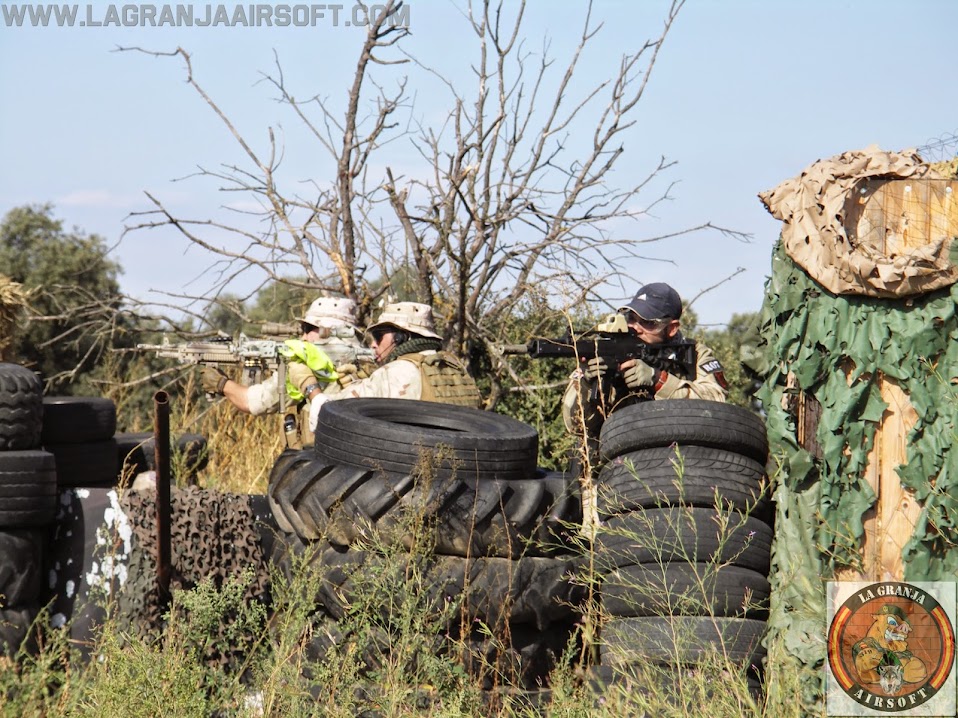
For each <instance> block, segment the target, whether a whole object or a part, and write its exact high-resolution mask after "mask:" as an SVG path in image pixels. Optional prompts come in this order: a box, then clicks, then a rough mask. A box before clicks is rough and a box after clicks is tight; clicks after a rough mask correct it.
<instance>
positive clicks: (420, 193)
mask: <svg viewBox="0 0 958 718" xmlns="http://www.w3.org/2000/svg"><path fill="white" fill-rule="evenodd" d="M683 5H684V0H672V2H671V5H670V6H669V8H668V11H667V12H666V15H665V18H664V22H663V25H662V27H661V29H660V31H659V32H658V33H656V34H655V35H654V36H653V37H652V38H651V39H649V40H646V41H645V42H644V43H643V44H641V46H640V47H639V49H638V50H637V51H636V52H634V53H632V54H626V55H624V56H623V57H622V58H621V60H620V62H619V63H618V65H617V66H616V67H614V68H611V71H610V78H609V79H607V80H602V81H599V82H594V83H592V84H589V83H588V82H587V81H586V80H585V79H584V78H582V77H580V75H581V74H582V72H581V71H580V59H581V57H582V54H583V52H584V50H585V48H586V47H587V46H588V45H589V44H590V43H592V42H594V41H595V38H596V36H597V34H598V33H599V32H600V30H601V24H597V23H594V22H593V20H592V13H591V6H590V7H589V8H588V10H587V11H586V12H585V15H584V18H583V22H582V29H581V33H580V36H579V42H578V44H577V47H576V48H575V50H574V51H573V52H572V53H571V56H570V57H569V58H568V59H567V60H566V62H565V64H564V65H563V66H562V67H557V66H556V61H555V60H554V59H553V58H551V57H550V56H549V53H548V47H545V48H543V49H542V51H540V52H531V51H529V50H528V49H526V45H525V41H524V40H523V35H522V26H523V17H524V14H525V5H524V4H519V5H518V6H514V5H513V4H511V3H509V4H507V3H504V2H500V3H498V4H495V3H493V2H492V1H491V0H485V2H481V3H478V2H477V3H475V4H473V3H470V4H469V5H468V7H467V9H466V11H465V13H464V14H465V22H466V24H467V26H468V28H469V31H470V32H471V35H472V38H473V43H474V45H475V48H476V53H477V54H476V60H475V62H474V64H473V65H472V73H471V76H472V86H471V87H468V88H467V87H464V86H463V85H462V83H461V82H454V81H453V79H452V78H450V77H447V76H446V75H444V73H443V71H442V70H440V69H437V68H430V67H428V66H427V65H426V64H425V63H424V62H421V61H419V60H418V59H417V58H416V57H414V56H412V55H411V54H409V53H407V52H405V51H404V49H403V48H402V46H401V42H402V40H403V39H404V38H405V37H406V35H407V34H408V31H407V30H406V29H405V28H403V27H400V26H398V25H396V24H395V23H394V20H395V18H397V17H398V16H399V15H400V13H401V11H402V7H403V4H402V2H396V1H395V0H391V1H390V2H388V3H386V5H385V11H384V12H381V13H379V14H378V15H376V16H370V17H369V25H368V29H367V33H366V38H365V41H364V43H363V46H362V49H361V51H360V55H359V60H358V62H357V65H356V71H355V75H354V77H353V82H352V85H351V87H350V88H349V90H348V95H347V101H346V104H345V109H344V110H341V109H340V110H337V109H336V108H335V107H334V104H333V103H331V102H330V101H329V100H328V99H324V98H320V97H318V96H314V97H310V98H308V99H307V100H299V99H296V97H295V95H294V93H293V91H292V90H291V89H290V88H288V87H287V84H286V81H285V79H284V76H283V73H282V69H281V67H280V64H279V61H278V60H277V63H276V72H275V73H274V74H272V75H267V76H266V80H267V81H268V82H269V83H271V84H272V86H273V87H274V88H275V89H276V90H277V91H278V93H279V99H280V100H281V101H282V102H284V103H285V104H286V105H288V106H289V107H290V108H291V109H292V111H293V112H294V113H295V114H296V116H297V117H298V118H299V119H300V120H301V121H302V122H303V123H305V126H306V127H307V128H308V129H309V131H310V133H311V135H312V137H314V138H315V140H316V141H317V142H318V143H319V144H320V145H321V146H322V147H323V148H324V149H325V151H326V152H327V153H328V155H329V157H330V158H331V161H332V163H333V164H334V166H335V177H332V178H329V179H327V180H326V181H320V180H315V181H314V182H313V183H312V185H311V186H312V188H313V190H314V195H313V196H311V197H304V196H302V195H300V194H298V193H296V192H290V191H287V190H286V189H284V188H283V187H281V186H280V185H279V183H278V180H277V169H278V167H279V165H280V162H281V158H282V156H283V149H282V148H281V147H278V146H277V143H276V141H275V138H274V135H273V132H272V130H271V131H270V135H269V145H268V152H267V154H266V156H265V157H264V156H261V154H260V153H257V152H256V151H255V150H254V149H253V147H252V144H251V143H250V142H248V141H247V140H246V139H245V138H244V137H243V136H242V135H241V134H240V132H239V131H238V130H237V128H236V126H235V125H234V124H233V123H232V122H231V121H230V119H229V118H228V117H227V116H226V115H225V114H224V113H223V112H222V110H221V109H220V108H219V107H218V106H217V104H216V103H215V102H214V101H213V99H212V98H211V97H210V96H209V95H207V93H206V92H205V90H204V89H203V88H202V87H201V86H200V84H199V83H198V82H197V81H196V79H195V77H194V75H193V68H192V65H191V62H190V56H189V54H188V53H187V52H186V51H184V50H183V49H177V50H176V51H175V52H174V53H169V54H172V55H178V56H180V57H182V58H183V59H184V60H185V62H186V69H187V80H188V82H189V83H190V84H191V85H192V86H193V87H194V89H195V90H196V91H197V92H198V93H199V94H200V95H201V96H202V97H203V99H204V100H205V101H206V102H207V103H208V104H209V106H210V107H211V108H212V109H213V111H214V112H216V113H217V115H218V116H219V117H220V118H221V120H222V121H223V123H224V124H225V125H226V127H227V128H228V130H229V131H230V132H231V133H232V135H233V137H234V138H235V139H236V141H237V143H238V144H239V146H240V147H241V148H242V151H243V154H244V164H243V165H225V166H224V167H223V168H222V169H220V170H217V171H214V170H207V169H203V168H201V169H200V171H199V174H200V175H201V176H207V177H211V178H215V179H217V180H219V181H221V182H223V183H225V189H226V190H227V191H232V192H240V193H243V194H245V195H247V196H248V197H251V198H254V199H255V200H256V202H257V204H258V206H259V207H260V208H261V210H260V211H259V212H257V213H255V214H256V219H257V220H258V221H259V222H260V227H259V229H257V230H250V229H249V225H248V224H246V225H240V224H235V225H227V224H223V223H218V222H212V221H210V220H185V219H181V218H178V217H176V215H175V214H174V213H173V212H172V211H171V210H170V209H169V208H167V207H165V206H163V204H162V203H161V202H159V201H157V200H156V199H154V198H153V197H152V196H151V197H150V199H151V200H152V201H153V203H154V205H155V208H154V209H152V210H150V211H147V212H144V213H139V214H137V215H134V216H133V220H134V222H133V223H132V224H130V225H129V226H128V230H127V231H133V230H144V229H149V228H156V227H160V226H167V225H172V226H174V227H175V228H176V229H177V230H178V231H180V232H182V233H183V234H184V235H185V236H186V237H187V238H189V240H190V241H191V242H194V243H195V244H197V245H199V246H201V247H203V248H205V249H206V250H208V251H209V252H211V253H212V254H213V255H214V256H215V257H216V258H217V260H218V261H217V263H216V265H215V271H216V272H217V275H216V286H215V289H216V291H218V292H222V291H224V290H225V289H226V288H227V287H228V286H230V284H231V282H232V281H233V280H234V279H235V278H236V277H238V276H239V275H241V274H242V273H244V272H247V271H249V270H250V269H251V268H258V269H259V270H261V272H262V276H263V277H264V280H263V281H264V282H266V281H276V280H282V281H286V282H289V283H292V284H296V285H297V286H303V287H308V288H310V289H311V290H312V291H314V292H316V293H326V292H328V293H338V294H344V295H347V296H350V297H352V298H354V299H355V300H357V302H358V303H359V304H360V306H361V308H362V312H363V314H364V315H368V313H369V312H370V311H371V309H372V305H373V303H374V302H375V301H376V300H377V299H378V298H379V297H380V296H382V295H384V294H387V293H390V292H392V291H394V287H393V286H392V285H391V279H392V277H394V276H395V275H396V273H397V270H402V276H403V277H404V279H405V280H407V281H408V280H409V278H410V277H411V278H412V285H413V287H414V294H415V297H416V298H417V299H419V300H421V301H424V302H428V303H431V304H433V305H434V306H435V307H436V310H437V313H438V314H439V316H440V317H441V319H442V320H443V321H444V324H445V329H446V337H447V344H448V347H449V348H450V349H451V350H453V351H455V352H458V353H466V351H467V347H469V346H472V345H476V344H478V345H483V346H487V347H488V346H492V345H495V344H496V343H499V342H502V341H504V340H507V339H514V337H512V338H510V337H506V336H504V332H506V331H507V329H506V328H507V327H508V326H509V323H508V322H507V321H506V320H507V319H508V317H509V316H510V314H511V313H512V312H514V311H515V310H516V308H517V307H518V306H519V305H520V304H521V303H522V302H523V301H524V300H525V299H527V298H529V297H530V296H531V295H532V294H534V293H540V296H541V295H542V293H545V294H546V295H547V296H548V297H550V300H551V301H552V302H553V303H554V306H555V308H556V310H557V311H563V310H565V309H567V308H569V307H574V306H581V304H582V303H583V302H585V301H587V300H589V299H592V298H594V297H595V296H596V289H597V288H598V287H599V286H600V285H604V284H607V283H609V282H610V281H616V280H617V279H618V278H619V274H620V273H619V269H618V267H620V266H622V263H623V261H624V260H626V259H627V258H630V257H637V256H639V253H640V249H641V247H642V245H644V244H648V243H651V242H659V241H662V240H665V239H667V238H669V237H674V236H677V235H679V234H686V233H689V232H693V231H698V230H703V229H715V230H718V231H721V232H724V233H726V234H730V235H736V234H737V233H734V232H730V231H728V230H724V229H721V228H717V227H713V226H712V225H710V224H705V225H700V226H697V227H690V228H688V229H684V230H681V231H679V232H674V233H671V234H668V235H658V236H651V237H644V238H641V239H636V238H635V236H634V235H633V234H632V233H631V232H628V233H625V234H623V233H621V229H622V227H623V225H624V223H626V222H627V221H628V220H630V219H636V218H638V217H641V216H644V215H647V214H648V213H649V212H650V210H651V209H652V208H653V207H655V206H656V205H657V204H659V203H661V202H663V201H665V200H667V199H669V198H670V196H669V192H670V190H671V186H672V185H671V184H670V183H668V182H664V181H663V180H662V179H661V176H662V175H663V173H664V172H665V171H666V170H667V169H669V168H670V167H671V165H672V163H671V162H670V161H668V160H667V159H665V157H662V158H660V160H659V161H658V162H657V163H655V164H654V165H653V166H652V167H650V168H649V169H648V171H647V173H646V175H645V177H644V178H642V179H641V180H639V181H638V182H636V183H634V184H630V185H628V186H618V185H617V184H616V183H615V182H614V181H613V178H612V176H611V173H612V170H613V168H614V167H615V166H616V164H617V163H618V162H619V161H620V160H621V158H622V157H623V155H624V153H625V150H624V142H625V137H626V136H627V133H628V131H629V130H630V129H631V128H632V126H633V124H634V119H633V117H634V115H635V111H636V107H637V106H638V104H639V102H640V101H641V99H642V97H643V94H644V92H645V90H646V87H647V86H648V83H649V81H650V78H651V75H652V71H653V69H654V67H655V64H656V61H657V58H658V56H659V53H660V52H661V50H662V47H663V43H664V41H665V39H666V37H667V35H668V34H669V32H670V30H671V28H672V25H673V22H674V21H675V19H676V17H677V15H678V13H679V12H680V10H681V9H682V6H683ZM134 49H138V48H134ZM396 64H405V67H404V68H403V69H404V71H406V72H407V73H408V74H406V75H403V76H402V77H400V78H398V79H396V80H395V83H394V87H393V88H392V89H391V90H387V89H385V87H384V85H383V84H381V83H380V82H379V81H377V79H376V77H375V76H374V72H373V67H374V66H383V65H396ZM386 71H387V72H390V73H393V74H395V73H396V70H395V69H394V68H388V69H387V70H386ZM410 76H412V77H414V78H419V79H422V80H428V81H432V82H436V81H438V83H439V84H440V86H441V87H443V88H445V92H446V93H447V94H448V98H449V111H448V113H447V115H446V117H445V118H444V121H443V122H442V123H441V124H440V125H439V126H433V125H427V124H418V125H413V126H406V125H401V124H400V123H401V117H400V115H401V114H402V113H405V112H410V111H411V109H412V102H411V100H410V98H409V95H408V94H407V87H408V86H409V77H410ZM370 106H372V107H373V108H374V109H373V110H372V111H371V112H369V113H367V114H363V112H362V110H361V108H363V107H370ZM583 138H588V139H587V140H584V139H583ZM398 140H404V141H407V142H411V143H412V144H413V146H414V147H415V149H416V152H417V154H418V156H419V157H420V158H421V160H422V168H423V169H422V171H421V172H417V173H416V176H409V177H407V176H403V175H398V174H397V173H396V172H395V171H394V170H393V169H392V168H391V167H390V166H389V160H388V159H384V157H386V156H387V155H386V153H385V151H384V149H383V148H384V145H386V144H387V143H389V142H396V141H398ZM374 157H375V158H376V160H375V161H376V165H375V166H379V167H382V166H384V165H385V167H386V169H385V170H384V171H382V174H383V176H376V173H375V172H374V171H373V170H372V167H373V166H374V164H373V158H374ZM660 183H662V184H664V185H665V189H664V191H661V192H659V193H657V194H656V195H655V196H654V197H651V198H646V197H644V196H643V197H642V198H641V201H640V197H639V196H640V194H642V193H644V192H645V193H648V192H651V191H652V189H653V187H654V186H657V185H658V184H660ZM209 234H213V235H216V236H218V237H219V238H220V239H219V240H218V241H214V240H212V239H210V238H209V236H208V235H209ZM223 237H226V239H223ZM294 277H300V278H299V279H295V278H294ZM199 298H200V297H199V296H197V297H193V299H199ZM493 356H495V354H494V353H493ZM497 361H498V362H499V364H498V366H497V368H498V369H500V370H501V369H503V368H505V367H504V365H503V364H502V362H503V360H502V359H501V357H500V358H498V359H497ZM498 386H499V385H498V383H497V382H495V383H494V391H493V396H492V397H491V398H490V403H494V402H495V400H496V397H497V396H498Z"/></svg>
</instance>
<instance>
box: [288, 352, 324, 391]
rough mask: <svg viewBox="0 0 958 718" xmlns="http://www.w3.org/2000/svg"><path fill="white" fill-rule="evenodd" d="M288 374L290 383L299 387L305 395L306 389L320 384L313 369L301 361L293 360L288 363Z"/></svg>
mask: <svg viewBox="0 0 958 718" xmlns="http://www.w3.org/2000/svg"><path fill="white" fill-rule="evenodd" d="M286 376H287V377H288V378H289V383H290V384H292V385H293V386H294V387H296V388H297V389H299V391H300V392H301V393H302V394H303V395H304V396H305V395H306V393H307V392H306V390H307V389H310V390H311V387H316V386H318V385H319V380H318V379H317V378H316V375H315V374H313V370H312V369H310V368H309V367H308V366H306V365H305V364H304V363H303V362H301V361H291V362H289V364H287V365H286Z"/></svg>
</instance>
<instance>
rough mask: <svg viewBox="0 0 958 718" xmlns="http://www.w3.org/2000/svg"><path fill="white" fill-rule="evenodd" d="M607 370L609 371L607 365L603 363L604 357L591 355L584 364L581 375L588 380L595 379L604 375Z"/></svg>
mask: <svg viewBox="0 0 958 718" xmlns="http://www.w3.org/2000/svg"><path fill="white" fill-rule="evenodd" d="M607 371H609V365H608V364H606V363H605V359H603V358H602V357H593V358H592V359H589V362H588V363H587V364H586V365H585V369H584V370H583V373H582V377H583V378H584V379H587V380H589V381H595V380H596V379H601V378H602V377H603V376H605V373H606V372H607Z"/></svg>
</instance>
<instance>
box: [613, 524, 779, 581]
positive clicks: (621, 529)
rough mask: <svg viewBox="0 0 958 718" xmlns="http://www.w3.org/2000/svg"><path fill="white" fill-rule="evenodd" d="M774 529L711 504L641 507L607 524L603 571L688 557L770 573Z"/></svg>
mask: <svg viewBox="0 0 958 718" xmlns="http://www.w3.org/2000/svg"><path fill="white" fill-rule="evenodd" d="M771 546H772V527H771V526H769V525H768V524H767V523H765V522H764V521H760V520H759V519H757V518H755V517H754V516H744V515H742V514H738V513H730V512H727V511H721V512H720V511H716V510H715V509H711V508H691V507H672V508H665V509H639V510H636V511H632V512H630V513H627V514H619V515H617V516H613V517H611V518H609V519H607V520H606V521H603V522H602V525H601V527H600V529H599V532H598V534H597V535H596V538H595V543H594V547H595V553H596V565H597V567H598V568H599V570H600V571H607V570H611V569H614V568H618V567H620V566H628V565H632V564H642V563H658V564H661V563H666V562H669V561H686V562H693V563H694V562H700V563H706V562H708V563H712V564H716V565H718V564H729V565H732V566H740V567H742V568H747V569H750V570H752V571H757V572H759V573H760V574H762V575H764V576H767V575H768V571H769V567H770V563H771Z"/></svg>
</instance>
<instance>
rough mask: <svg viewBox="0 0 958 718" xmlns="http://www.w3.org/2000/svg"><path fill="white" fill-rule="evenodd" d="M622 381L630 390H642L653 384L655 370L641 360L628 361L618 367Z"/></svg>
mask: <svg viewBox="0 0 958 718" xmlns="http://www.w3.org/2000/svg"><path fill="white" fill-rule="evenodd" d="M619 369H620V370H621V371H622V380H623V381H624V382H625V385H626V386H627V387H629V388H630V389H643V388H647V387H650V386H652V385H653V384H655V369H653V368H652V367H650V366H649V365H648V364H646V363H645V362H644V361H642V360H641V359H629V360H628V361H624V362H622V364H621V365H620V366H619Z"/></svg>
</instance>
